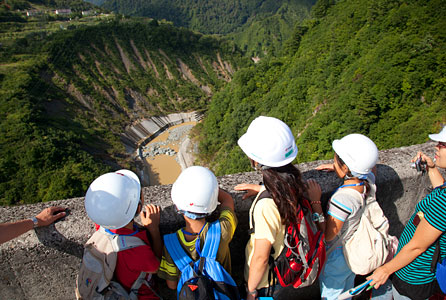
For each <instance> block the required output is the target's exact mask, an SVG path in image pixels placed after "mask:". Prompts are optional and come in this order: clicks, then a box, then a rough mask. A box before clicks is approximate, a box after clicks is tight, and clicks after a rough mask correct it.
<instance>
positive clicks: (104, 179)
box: [84, 170, 141, 229]
mask: <svg viewBox="0 0 446 300" xmlns="http://www.w3.org/2000/svg"><path fill="white" fill-rule="evenodd" d="M140 194H141V185H140V182H139V179H138V176H137V175H136V174H135V173H133V172H132V171H130V170H119V171H116V172H114V173H106V174H103V175H101V176H99V177H98V178H96V179H95V180H94V181H93V182H92V183H91V184H90V187H89V188H88V191H87V194H86V195H85V202H84V204H85V210H86V211H87V214H88V217H90V219H91V220H92V221H93V222H95V223H96V224H98V225H100V226H102V227H104V228H107V229H118V228H122V227H124V226H125V225H127V224H128V223H130V221H132V220H133V218H134V217H135V213H136V210H137V208H138V203H140Z"/></svg>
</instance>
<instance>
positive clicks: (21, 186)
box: [0, 18, 249, 205]
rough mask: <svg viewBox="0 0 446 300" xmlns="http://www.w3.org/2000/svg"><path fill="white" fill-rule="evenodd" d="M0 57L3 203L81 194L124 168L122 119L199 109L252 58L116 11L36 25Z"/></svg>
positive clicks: (221, 44)
mask: <svg viewBox="0 0 446 300" xmlns="http://www.w3.org/2000/svg"><path fill="white" fill-rule="evenodd" d="M0 57H1V65H0V87H1V89H0V127H1V131H0V148H1V153H2V156H1V157H0V195H1V197H0V204H3V205H9V204H16V203H29V202H38V201H47V200H53V199H63V198H69V197H74V196H81V195H83V194H84V193H85V191H86V189H87V188H88V185H89V183H90V182H91V181H92V180H93V179H94V178H95V177H96V176H98V175H99V174H101V173H103V172H105V171H106V170H110V169H116V168H118V167H131V165H130V161H128V157H127V156H126V154H125V153H126V151H125V149H124V146H123V144H122V142H121V140H120V134H121V133H123V132H124V130H125V127H126V126H128V125H131V124H132V123H133V122H135V121H137V120H140V119H142V118H144V117H149V116H152V115H165V114H168V113H171V112H181V111H188V110H202V109H205V108H206V107H207V105H208V101H209V99H210V97H211V96H212V94H213V93H214V92H215V91H217V90H219V89H220V88H221V87H222V86H223V84H224V83H226V82H227V81H229V80H231V77H232V73H233V72H235V70H237V68H239V66H242V65H243V64H245V65H246V64H248V63H249V61H248V60H247V59H243V58H242V56H241V52H240V51H238V50H237V48H236V47H235V46H234V45H233V44H231V43H228V42H224V41H219V40H217V39H215V38H211V37H208V36H204V35H202V34H198V33H193V32H191V31H189V30H186V29H179V28H175V27H173V26H172V25H169V24H163V23H159V22H157V21H155V20H145V19H141V20H136V19H130V20H129V19H125V20H120V19H119V18H117V19H108V20H107V21H103V22H101V23H99V24H98V25H92V26H77V27H76V26H74V28H72V29H71V30H59V31H51V32H50V33H47V32H46V31H45V30H42V31H40V32H33V33H32V34H29V35H28V36H25V37H23V38H19V39H17V40H15V41H13V42H12V44H11V46H8V47H3V48H0Z"/></svg>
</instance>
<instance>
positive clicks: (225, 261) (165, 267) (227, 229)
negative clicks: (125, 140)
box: [158, 208, 237, 281]
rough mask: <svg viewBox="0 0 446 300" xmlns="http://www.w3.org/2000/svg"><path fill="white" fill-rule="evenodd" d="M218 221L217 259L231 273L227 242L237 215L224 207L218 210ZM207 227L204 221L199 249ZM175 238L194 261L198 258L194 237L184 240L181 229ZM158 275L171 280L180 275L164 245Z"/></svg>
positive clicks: (202, 243)
mask: <svg viewBox="0 0 446 300" xmlns="http://www.w3.org/2000/svg"><path fill="white" fill-rule="evenodd" d="M219 221H220V225H221V238H220V245H219V247H218V252H217V261H218V262H219V263H220V264H221V265H222V266H223V268H225V270H226V271H227V272H228V273H231V254H230V252H229V243H230V242H231V240H232V237H233V236H234V231H235V228H236V227H237V217H236V215H235V213H234V212H233V211H231V210H230V209H228V208H225V209H223V210H222V211H221V212H220V217H219ZM208 228H209V223H206V224H205V226H204V228H203V230H202V232H201V234H200V242H201V243H200V246H201V249H203V245H204V241H205V239H206V234H207V232H208ZM177 238H178V240H179V241H180V244H181V246H182V247H183V249H184V251H186V253H187V254H188V255H189V256H190V257H191V258H192V260H193V261H196V260H197V259H198V258H199V256H198V253H197V249H195V241H196V238H195V239H194V240H192V241H190V242H188V241H186V239H185V237H184V233H183V232H182V231H181V229H179V230H178V231H177ZM158 276H159V277H160V278H162V279H165V280H171V281H178V280H179V278H180V276H181V272H180V270H178V268H177V266H176V265H175V263H174V262H173V259H172V257H171V256H170V254H169V252H167V249H166V247H164V248H163V257H162V258H161V263H160V268H159V270H158Z"/></svg>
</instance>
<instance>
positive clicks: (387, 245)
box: [343, 189, 398, 275]
mask: <svg viewBox="0 0 446 300" xmlns="http://www.w3.org/2000/svg"><path fill="white" fill-rule="evenodd" d="M344 192H347V193H351V194H352V195H355V197H360V198H361V201H363V205H362V208H361V209H362V215H361V220H360V222H359V225H358V228H357V229H356V231H355V232H354V233H353V235H352V236H351V237H350V238H349V239H348V240H344V241H343V251H344V257H345V260H346V262H347V264H348V266H349V267H350V269H351V270H352V272H353V273H355V274H358V275H366V274H369V273H371V272H372V271H374V270H375V269H376V268H378V267H380V266H381V265H383V264H384V263H385V262H386V261H387V259H388V258H389V255H390V256H393V254H394V253H395V250H396V247H397V246H398V239H397V238H396V237H394V236H391V235H390V234H389V221H388V219H387V217H386V216H385V215H384V213H383V211H382V209H381V207H380V206H379V204H378V202H377V201H376V198H375V195H374V193H372V194H371V195H370V196H369V197H368V198H367V199H366V200H365V201H364V199H363V197H362V195H361V194H360V193H359V192H358V191H356V190H353V189H345V191H344Z"/></svg>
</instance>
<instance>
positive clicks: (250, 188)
mask: <svg viewBox="0 0 446 300" xmlns="http://www.w3.org/2000/svg"><path fill="white" fill-rule="evenodd" d="M261 187H262V186H261V185H258V184H250V183H241V184H238V185H236V186H235V187H234V190H236V191H246V194H244V195H243V197H242V199H243V200H245V199H247V198H249V197H251V196H255V195H257V194H258V193H259V192H260V189H261Z"/></svg>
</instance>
